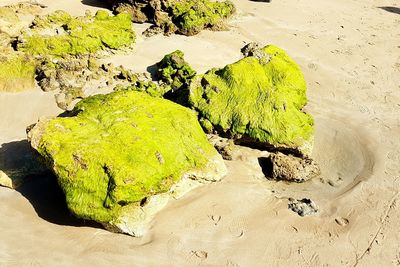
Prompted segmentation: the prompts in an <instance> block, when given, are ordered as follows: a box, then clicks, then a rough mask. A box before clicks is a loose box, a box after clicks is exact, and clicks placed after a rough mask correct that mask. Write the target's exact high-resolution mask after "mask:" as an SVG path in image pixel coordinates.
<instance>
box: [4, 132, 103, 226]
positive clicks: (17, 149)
mask: <svg viewBox="0 0 400 267" xmlns="http://www.w3.org/2000/svg"><path fill="white" fill-rule="evenodd" d="M0 170H1V171H2V172H4V174H6V175H7V176H8V177H9V178H10V180H11V181H12V185H13V187H15V188H16V189H15V190H16V191H17V192H19V193H20V194H21V195H22V196H24V197H25V198H26V199H27V200H28V201H29V202H30V203H31V205H32V206H33V208H34V209H35V211H36V213H37V214H38V216H39V217H41V218H42V219H44V220H46V221H48V222H51V223H54V224H58V225H68V226H77V227H79V226H89V227H96V228H102V227H101V225H100V224H98V223H95V222H91V221H84V220H81V219H78V218H76V217H74V216H73V215H72V214H71V213H70V212H69V210H68V208H67V204H66V201H65V197H64V193H63V192H62V190H61V188H60V187H59V186H58V184H57V178H56V177H55V176H54V175H53V174H52V172H51V171H50V170H48V169H47V168H46V167H45V166H44V165H43V164H42V163H41V162H40V161H39V160H38V159H37V157H36V155H35V154H34V151H33V150H32V149H31V146H30V144H29V142H28V140H21V141H14V142H10V143H5V144H2V145H1V147H0Z"/></svg>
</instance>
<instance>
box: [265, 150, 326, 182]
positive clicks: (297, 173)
mask: <svg viewBox="0 0 400 267" xmlns="http://www.w3.org/2000/svg"><path fill="white" fill-rule="evenodd" d="M267 160H268V165H269V166H270V173H269V175H268V176H269V177H270V178H272V179H274V180H285V181H289V182H298V183H300V182H304V181H307V180H310V179H312V178H314V177H316V176H317V175H319V174H321V171H320V169H319V166H318V165H317V164H316V163H315V161H314V160H312V159H311V158H301V157H296V156H293V155H285V154H283V153H280V152H278V153H271V155H270V156H269V157H268V159H267Z"/></svg>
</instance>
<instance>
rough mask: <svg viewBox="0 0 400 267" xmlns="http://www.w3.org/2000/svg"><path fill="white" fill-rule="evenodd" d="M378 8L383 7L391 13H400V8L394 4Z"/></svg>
mask: <svg viewBox="0 0 400 267" xmlns="http://www.w3.org/2000/svg"><path fill="white" fill-rule="evenodd" d="M378 8H380V9H383V10H385V11H387V12H390V13H394V14H397V15H400V8H398V7H394V6H380V7H378Z"/></svg>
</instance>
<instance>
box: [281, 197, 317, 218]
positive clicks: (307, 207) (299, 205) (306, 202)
mask: <svg viewBox="0 0 400 267" xmlns="http://www.w3.org/2000/svg"><path fill="white" fill-rule="evenodd" d="M288 209H290V210H292V211H294V212H296V213H297V214H298V215H299V216H301V217H303V216H306V215H313V214H315V213H317V212H318V206H317V205H316V204H315V203H314V201H312V200H311V199H308V198H303V199H300V200H298V199H293V198H289V203H288Z"/></svg>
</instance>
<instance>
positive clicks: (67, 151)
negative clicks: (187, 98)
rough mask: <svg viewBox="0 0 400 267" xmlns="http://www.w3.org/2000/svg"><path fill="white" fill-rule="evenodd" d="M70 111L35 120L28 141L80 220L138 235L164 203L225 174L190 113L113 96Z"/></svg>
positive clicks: (126, 94) (155, 101)
mask: <svg viewBox="0 0 400 267" xmlns="http://www.w3.org/2000/svg"><path fill="white" fill-rule="evenodd" d="M72 113H73V114H74V115H73V116H72V117H58V118H54V119H47V120H41V121H39V123H38V124H37V125H36V126H35V127H33V129H32V130H30V132H29V134H28V136H29V139H30V142H31V145H32V147H33V148H34V149H35V150H37V152H39V154H40V155H41V156H42V158H43V159H44V161H45V162H46V163H47V165H48V166H49V167H50V168H51V169H52V170H53V171H54V173H55V174H56V176H57V178H58V183H59V185H60V187H61V188H62V189H63V191H64V193H65V196H66V201H67V205H68V207H69V209H70V210H71V211H72V212H73V213H74V214H75V215H76V216H78V217H80V218H84V219H89V220H95V221H98V222H100V223H102V224H103V225H105V226H106V227H107V228H108V229H112V230H113V231H120V232H124V233H128V234H131V235H134V236H138V235H141V234H142V233H143V231H144V229H145V227H146V224H147V223H148V222H149V220H150V219H151V218H152V216H153V215H154V213H155V212H157V211H158V210H159V209H160V208H162V207H163V206H164V205H165V204H166V202H167V200H168V199H169V198H172V197H179V196H180V195H181V194H183V193H184V192H185V191H186V189H187V186H189V187H193V186H194V185H193V183H195V184H196V186H198V185H200V184H201V183H205V182H211V181H217V180H219V179H220V178H221V177H222V176H223V175H224V174H225V171H226V169H225V165H224V163H223V161H222V158H221V156H220V155H219V154H218V153H217V152H216V151H215V149H214V148H213V147H212V146H211V145H210V144H209V143H208V141H207V138H206V136H205V134H204V132H203V131H202V129H201V127H200V125H199V123H198V121H197V117H196V114H195V113H194V112H193V111H191V110H189V109H187V108H185V107H182V106H180V105H178V104H175V103H173V102H171V101H168V100H165V99H162V98H154V97H151V96H149V95H148V94H146V93H141V92H135V91H119V92H114V93H111V94H108V95H96V96H92V97H88V98H86V99H84V100H82V101H81V102H79V103H78V104H77V105H76V106H75V108H74V110H73V111H72ZM178 191H179V192H178ZM147 203H150V204H151V205H149V206H148V209H146V206H147Z"/></svg>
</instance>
